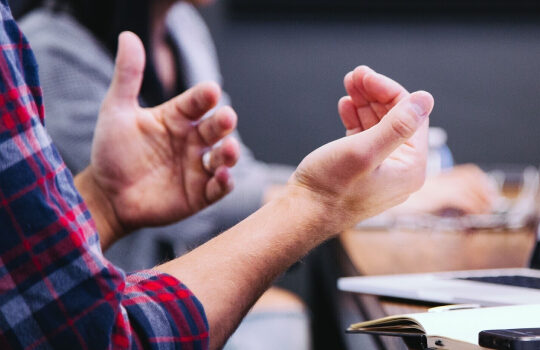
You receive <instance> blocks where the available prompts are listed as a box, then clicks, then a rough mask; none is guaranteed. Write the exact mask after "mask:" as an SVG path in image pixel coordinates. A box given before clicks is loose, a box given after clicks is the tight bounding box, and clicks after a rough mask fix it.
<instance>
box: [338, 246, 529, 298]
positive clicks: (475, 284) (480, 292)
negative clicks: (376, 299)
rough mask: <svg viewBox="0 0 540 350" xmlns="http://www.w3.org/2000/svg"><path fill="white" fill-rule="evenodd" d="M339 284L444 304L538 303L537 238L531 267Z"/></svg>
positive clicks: (354, 279)
mask: <svg viewBox="0 0 540 350" xmlns="http://www.w3.org/2000/svg"><path fill="white" fill-rule="evenodd" d="M501 254H504V251H502V252H501ZM338 288H339V289H340V290H342V291H348V292H358V293H364V294H374V295H382V296H389V297H395V298H403V299H413V300H423V301H430V302H438V303H444V304H461V303H474V304H480V305H486V306H488V305H511V304H539V303H540V239H539V238H537V241H536V246H535V248H534V251H533V253H532V256H531V259H530V268H521V269H493V270H469V271H456V272H441V273H421V274H403V275H386V276H366V277H346V278H340V279H339V280H338Z"/></svg>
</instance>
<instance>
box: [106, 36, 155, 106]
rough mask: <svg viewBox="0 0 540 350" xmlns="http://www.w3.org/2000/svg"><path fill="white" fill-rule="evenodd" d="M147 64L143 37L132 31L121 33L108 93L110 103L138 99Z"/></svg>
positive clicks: (128, 101)
mask: <svg viewBox="0 0 540 350" xmlns="http://www.w3.org/2000/svg"><path fill="white" fill-rule="evenodd" d="M145 64H146V56H145V52H144V46H143V43H142V41H141V39H139V37H138V36H137V35H135V34H134V33H131V32H123V33H122V34H120V36H119V37H118V52H117V54H116V66H115V69H114V76H113V80H112V83H111V86H110V88H109V91H108V93H107V100H108V101H109V103H110V102H113V103H117V104H118V103H133V102H136V101H137V98H138V96H139V92H140V89H141V84H142V80H143V75H144V68H145Z"/></svg>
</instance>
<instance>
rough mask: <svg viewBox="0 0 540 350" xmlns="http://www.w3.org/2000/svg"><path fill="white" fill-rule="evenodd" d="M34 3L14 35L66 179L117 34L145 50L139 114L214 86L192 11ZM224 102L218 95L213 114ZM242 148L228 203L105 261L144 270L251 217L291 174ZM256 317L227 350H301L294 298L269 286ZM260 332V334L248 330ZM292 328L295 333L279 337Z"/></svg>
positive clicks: (149, 232) (122, 2) (91, 120)
mask: <svg viewBox="0 0 540 350" xmlns="http://www.w3.org/2000/svg"><path fill="white" fill-rule="evenodd" d="M206 2H208V1H204V0H201V1H194V3H196V4H204V3H206ZM42 5H43V6H42V7H40V8H38V9H36V10H35V11H33V12H32V13H31V14H29V15H28V16H26V18H25V19H24V20H23V21H22V22H21V27H22V29H23V31H24V32H25V34H26V35H27V37H28V38H29V40H30V41H31V43H32V47H33V49H34V51H35V53H36V57H38V63H39V65H40V77H41V82H42V86H43V91H44V95H46V97H45V101H46V106H45V107H46V110H47V113H48V115H50V116H51V118H49V119H48V120H47V129H48V131H49V132H50V134H51V136H52V138H53V139H54V140H55V143H56V145H57V147H58V149H59V151H60V153H61V154H62V156H63V158H64V159H65V162H66V164H67V166H68V167H69V168H70V170H71V171H72V172H73V173H74V174H78V173H79V172H81V171H82V170H84V169H85V168H86V167H87V166H88V164H89V163H90V150H91V145H92V138H93V132H94V128H95V124H96V121H97V116H98V114H99V109H100V105H101V101H102V100H103V98H104V96H105V94H106V92H107V89H108V86H109V85H110V81H111V78H112V76H113V69H114V53H115V52H116V50H117V42H118V35H119V34H120V33H121V32H122V31H124V30H130V31H132V32H134V33H136V34H137V35H138V36H139V37H140V38H141V39H142V41H143V43H144V45H145V48H146V51H147V52H148V57H147V64H146V70H145V75H144V81H143V85H142V89H141V95H140V100H141V104H142V105H143V106H155V105H158V104H160V103H162V102H164V101H166V100H168V99H169V98H171V97H173V96H176V95H177V94H179V93H181V92H183V91H184V90H186V89H187V88H189V87H192V86H195V85H196V84H197V83H200V82H203V81H215V82H218V83H220V84H221V80H222V79H221V75H220V72H219V67H218V63H217V56H216V53H215V51H214V45H213V42H212V40H211V37H210V34H209V32H208V30H207V28H206V26H205V24H204V22H203V20H202V18H201V17H200V15H199V14H198V12H197V11H196V10H195V8H194V7H193V5H192V4H190V3H187V2H184V1H170V0H135V1H133V0H114V1H110V0H104V1H101V0H99V1H95V0H82V1H79V0H55V1H49V2H44V3H43V4H42ZM229 104H230V102H229V98H228V96H227V95H226V94H223V96H222V98H221V100H220V103H219V106H224V105H229ZM235 136H236V137H237V138H238V139H239V136H238V135H235ZM240 145H241V146H240V147H241V157H240V160H239V162H238V164H237V166H236V167H235V168H234V169H233V170H232V175H233V177H234V178H235V190H234V191H233V192H232V193H231V194H230V195H229V196H228V197H226V198H225V199H224V200H222V201H221V202H219V203H217V205H215V206H212V207H209V208H207V209H206V210H204V211H203V212H201V213H199V214H197V215H195V216H193V217H191V218H188V219H185V220H183V221H181V222H179V223H177V224H175V225H172V226H169V227H163V228H150V229H143V230H140V231H138V232H136V233H134V234H133V235H131V236H128V237H126V238H125V239H123V240H122V241H120V242H119V243H117V244H115V245H114V246H112V247H111V248H110V249H109V250H108V251H107V254H106V255H107V257H108V258H109V259H110V260H111V261H112V262H113V263H115V264H117V265H119V266H120V267H122V268H123V269H125V270H127V271H135V270H141V269H146V268H150V267H153V266H155V265H156V264H158V263H162V262H164V261H166V260H169V259H171V258H174V257H176V256H180V255H183V254H185V253H186V252H188V251H190V250H191V249H193V248H195V247H197V246H198V245H200V244H201V243H204V242H205V241H207V240H209V239H210V238H212V237H213V236H215V235H217V234H219V233H220V232H223V231H224V230H226V229H228V228H229V227H231V226H233V225H234V224H236V223H237V222H239V221H241V220H242V219H244V218H245V217H247V216H248V215H249V214H251V213H252V212H254V211H255V210H257V209H258V208H259V207H260V206H261V203H262V201H263V197H264V195H265V192H266V191H267V190H268V189H270V188H271V187H272V185H273V184H278V183H279V184H284V183H285V182H286V181H287V180H288V178H289V177H290V175H291V174H292V172H293V170H294V168H292V167H288V166H283V165H268V164H265V163H263V162H259V161H257V160H256V159H255V158H254V157H253V155H252V153H251V151H250V150H249V149H248V148H247V147H246V146H245V145H244V144H242V143H241V142H240ZM254 311H255V312H253V313H252V314H250V315H249V316H248V317H247V319H246V322H244V324H243V325H244V326H242V327H241V328H240V329H239V331H238V333H237V334H235V335H234V336H233V337H232V338H231V340H230V342H229V344H228V345H227V349H256V348H261V349H263V348H264V347H263V346H267V348H268V349H270V348H272V349H273V348H278V347H280V348H282V349H307V348H309V341H310V336H309V331H308V329H309V318H308V315H307V312H306V311H305V308H304V306H303V304H302V302H301V301H300V300H299V299H298V298H297V297H296V296H294V295H293V294H292V293H289V292H287V291H285V290H282V289H278V288H272V289H271V290H270V291H269V292H267V293H266V294H265V296H263V298H261V300H260V301H259V303H258V304H257V305H256V306H255V310H254ZM266 320H268V322H266ZM259 326H260V327H263V328H262V329H259V331H257V330H256V329H254V328H257V327H259ZM290 329H295V331H294V332H286V331H287V330H290ZM283 334H291V335H293V336H292V338H286V337H284V336H283ZM261 337H264V338H261ZM257 346H258V347H257Z"/></svg>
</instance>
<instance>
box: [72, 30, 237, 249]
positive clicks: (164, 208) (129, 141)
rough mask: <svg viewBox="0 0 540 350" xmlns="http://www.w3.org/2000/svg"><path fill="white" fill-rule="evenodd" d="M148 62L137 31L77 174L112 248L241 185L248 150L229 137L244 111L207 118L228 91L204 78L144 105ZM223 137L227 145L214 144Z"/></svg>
mask: <svg viewBox="0 0 540 350" xmlns="http://www.w3.org/2000/svg"><path fill="white" fill-rule="evenodd" d="M143 67H144V49H143V47H142V43H141V42H140V40H139V39H138V38H137V37H136V36H135V35H134V34H132V33H123V34H122V35H121V36H120V45H119V53H118V56H117V61H116V71H115V75H114V79H113V82H112V84H111V87H110V90H109V92H108V94H107V96H106V97H105V100H104V102H103V105H102V108H101V112H100V114H99V118H98V122H97V126H96V131H95V137H94V143H93V147H92V157H91V165H90V166H89V168H87V169H86V170H85V171H84V172H83V173H82V174H81V175H80V176H79V177H77V178H76V185H77V186H78V188H79V189H80V190H81V192H82V194H83V197H85V199H86V200H87V202H88V205H89V206H90V210H91V211H92V213H93V214H94V213H95V214H94V216H95V217H96V218H97V220H96V222H97V224H98V231H99V232H100V238H101V240H102V245H103V246H104V248H106V247H108V246H109V245H111V244H112V243H114V242H115V241H116V240H117V239H119V238H121V237H122V236H124V235H125V234H127V233H129V232H130V231H132V230H134V229H137V228H140V227H144V226H154V225H165V224H168V223H172V222H176V221H178V220H181V219H183V218H186V217H188V216H190V215H192V214H194V213H196V212H198V211H200V210H202V209H203V208H205V207H207V206H208V205H210V204H212V203H214V202H215V201H217V200H219V199H221V198H222V197H223V196H225V195H226V194H227V193H229V192H230V191H231V190H232V188H233V182H232V179H231V176H230V174H229V170H228V169H229V168H230V167H232V166H233V165H234V164H235V163H236V161H237V160H238V156H239V152H240V151H239V146H238V143H237V141H236V140H235V139H233V138H227V135H229V134H230V133H231V132H232V131H233V130H234V128H235V127H236V121H237V117H236V114H235V112H234V111H233V110H232V109H231V108H230V107H225V108H221V109H219V110H218V111H216V112H215V114H214V115H213V116H212V117H211V118H208V119H205V120H204V121H200V118H201V117H202V116H203V115H205V114H206V113H207V112H208V111H209V110H210V109H212V108H213V107H214V106H215V105H216V103H217V101H218V100H219V97H220V93H221V92H220V88H219V87H218V86H217V85H216V84H214V83H204V84H201V85H198V86H196V87H194V88H192V89H190V90H188V91H187V92H185V93H183V94H182V95H180V96H178V97H176V98H174V99H172V100H170V101H169V102H167V103H165V104H163V105H161V106H158V107H155V108H151V109H143V108H141V107H140V106H139V105H138V101H137V96H138V94H139V89H140V85H141V81H142V73H143ZM220 140H224V141H223V143H222V144H221V145H220V146H219V147H214V148H212V146H214V145H215V144H216V143H217V142H218V141H220ZM205 152H211V153H210V154H211V157H210V159H211V161H210V165H211V169H210V170H211V171H210V172H208V171H207V170H205V169H204V168H203V165H202V161H201V158H202V155H203V154H204V153H205ZM102 208H103V209H102ZM105 208H106V210H104V209H105ZM101 213H103V214H101ZM102 215H103V216H105V218H104V219H103V220H101V219H100V216H102Z"/></svg>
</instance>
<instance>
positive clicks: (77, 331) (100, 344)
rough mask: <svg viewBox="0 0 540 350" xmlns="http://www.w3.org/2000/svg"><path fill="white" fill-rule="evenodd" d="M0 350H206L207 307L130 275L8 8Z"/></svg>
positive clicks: (4, 20) (4, 18)
mask: <svg viewBox="0 0 540 350" xmlns="http://www.w3.org/2000/svg"><path fill="white" fill-rule="evenodd" d="M0 51H1V52H2V55H0V349H89V350H94V349H143V348H144V349H206V348H207V347H208V323H207V321H206V318H205V314H204V310H203V307H202V305H201V303H200V302H199V301H198V300H197V299H196V298H195V296H194V295H193V294H192V293H191V292H190V291H189V290H188V289H187V288H186V286H184V285H182V283H181V282H180V281H178V280H176V279H174V278H173V277H171V276H168V275H163V274H158V273H155V272H154V271H143V272H139V273H136V274H133V275H129V276H126V274H125V273H124V272H123V271H122V270H121V269H119V268H117V267H116V266H114V265H113V264H111V263H110V262H109V261H108V260H107V259H105V258H104V256H103V253H102V251H101V247H100V243H99V237H98V235H97V232H96V227H95V223H94V222H93V220H92V217H91V215H90V212H89V211H88V208H87V206H86V204H85V203H84V201H83V199H82V198H81V196H80V195H79V193H78V192H77V190H76V188H75V185H74V183H73V177H72V174H71V172H70V171H69V170H68V169H67V168H66V165H65V164H64V162H63V160H62V158H61V157H60V155H59V153H58V151H57V150H56V148H55V146H54V145H53V143H52V141H51V139H50V137H49V136H48V134H47V132H46V131H45V128H44V124H43V123H44V116H45V112H44V108H43V103H42V94H41V89H40V85H39V79H38V75H37V65H36V62H35V58H34V55H33V53H32V50H31V49H30V46H29V44H28V42H27V41H26V39H25V38H24V36H23V35H22V34H21V32H20V31H19V28H18V26H17V24H16V23H15V21H14V20H13V18H12V17H11V14H10V11H9V7H8V5H7V2H6V0H0Z"/></svg>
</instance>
